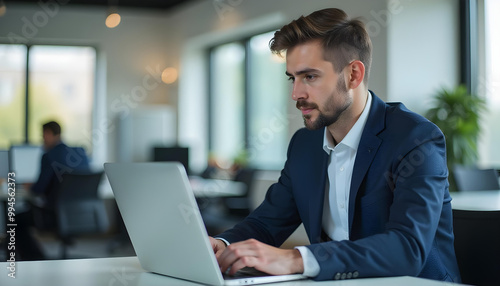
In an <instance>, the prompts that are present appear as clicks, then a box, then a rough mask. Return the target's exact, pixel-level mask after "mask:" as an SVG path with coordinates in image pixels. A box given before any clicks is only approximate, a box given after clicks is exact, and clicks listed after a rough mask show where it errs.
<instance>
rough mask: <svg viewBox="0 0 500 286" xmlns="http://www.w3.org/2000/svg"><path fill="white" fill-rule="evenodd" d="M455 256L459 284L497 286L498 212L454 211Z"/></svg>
mask: <svg viewBox="0 0 500 286" xmlns="http://www.w3.org/2000/svg"><path fill="white" fill-rule="evenodd" d="M453 232H454V233H455V253H456V257H457V262H458V268H459V270H460V275H461V277H462V283H464V284H469V285H478V286H483V285H484V286H488V285H500V275H499V270H500V210H498V211H469V210H456V209H454V210H453Z"/></svg>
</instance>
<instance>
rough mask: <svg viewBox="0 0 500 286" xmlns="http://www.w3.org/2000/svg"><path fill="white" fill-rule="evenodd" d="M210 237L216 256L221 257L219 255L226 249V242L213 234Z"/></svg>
mask: <svg viewBox="0 0 500 286" xmlns="http://www.w3.org/2000/svg"><path fill="white" fill-rule="evenodd" d="M208 239H209V240H210V244H211V245H212V249H213V250H214V253H215V257H216V258H217V259H219V256H220V255H221V254H222V252H223V251H224V250H225V249H226V244H225V243H224V242H223V241H222V240H220V239H215V238H213V237H211V236H209V237H208Z"/></svg>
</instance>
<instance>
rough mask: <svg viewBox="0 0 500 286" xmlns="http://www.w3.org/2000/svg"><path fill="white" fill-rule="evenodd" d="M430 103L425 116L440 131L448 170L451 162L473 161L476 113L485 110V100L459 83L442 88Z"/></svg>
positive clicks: (453, 163)
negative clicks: (451, 86) (430, 106)
mask: <svg viewBox="0 0 500 286" xmlns="http://www.w3.org/2000/svg"><path fill="white" fill-rule="evenodd" d="M433 104H434V107H432V108H431V109H429V110H428V111H427V114H426V117H427V118H428V119H429V120H430V121H432V122H434V123H435V124H436V125H437V126H438V127H439V128H440V129H441V131H443V133H444V136H445V138H446V157H447V164H448V170H453V166H455V165H465V166H470V165H474V164H475V163H476V162H477V157H478V152H477V139H478V136H479V132H480V129H481V127H480V122H479V121H480V116H481V113H482V112H484V111H485V110H486V102H485V100H484V99H483V98H481V97H479V96H475V95H472V94H470V93H469V92H468V91H467V88H466V87H465V86H463V85H459V86H457V87H456V88H455V89H453V90H448V89H445V88H443V89H442V90H441V91H440V92H439V93H437V94H436V96H435V97H434V101H433ZM449 179H450V190H452V191H454V190H456V188H455V182H454V179H453V177H452V176H450V178H449Z"/></svg>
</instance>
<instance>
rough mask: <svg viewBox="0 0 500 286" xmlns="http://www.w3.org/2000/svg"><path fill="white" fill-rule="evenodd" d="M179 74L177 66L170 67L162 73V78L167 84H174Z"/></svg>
mask: <svg viewBox="0 0 500 286" xmlns="http://www.w3.org/2000/svg"><path fill="white" fill-rule="evenodd" d="M178 75H179V74H178V72H177V69H176V68H173V67H169V68H166V69H164V70H163V72H162V73H161V80H162V81H163V82H164V83H166V84H172V83H174V82H175V81H176V80H177V77H178Z"/></svg>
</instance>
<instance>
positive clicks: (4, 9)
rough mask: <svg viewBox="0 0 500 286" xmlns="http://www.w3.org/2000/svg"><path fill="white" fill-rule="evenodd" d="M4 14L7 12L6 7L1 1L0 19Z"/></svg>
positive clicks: (1, 0)
mask: <svg viewBox="0 0 500 286" xmlns="http://www.w3.org/2000/svg"><path fill="white" fill-rule="evenodd" d="M5 12H7V7H6V6H5V3H3V0H0V17H2V16H3V15H5Z"/></svg>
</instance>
